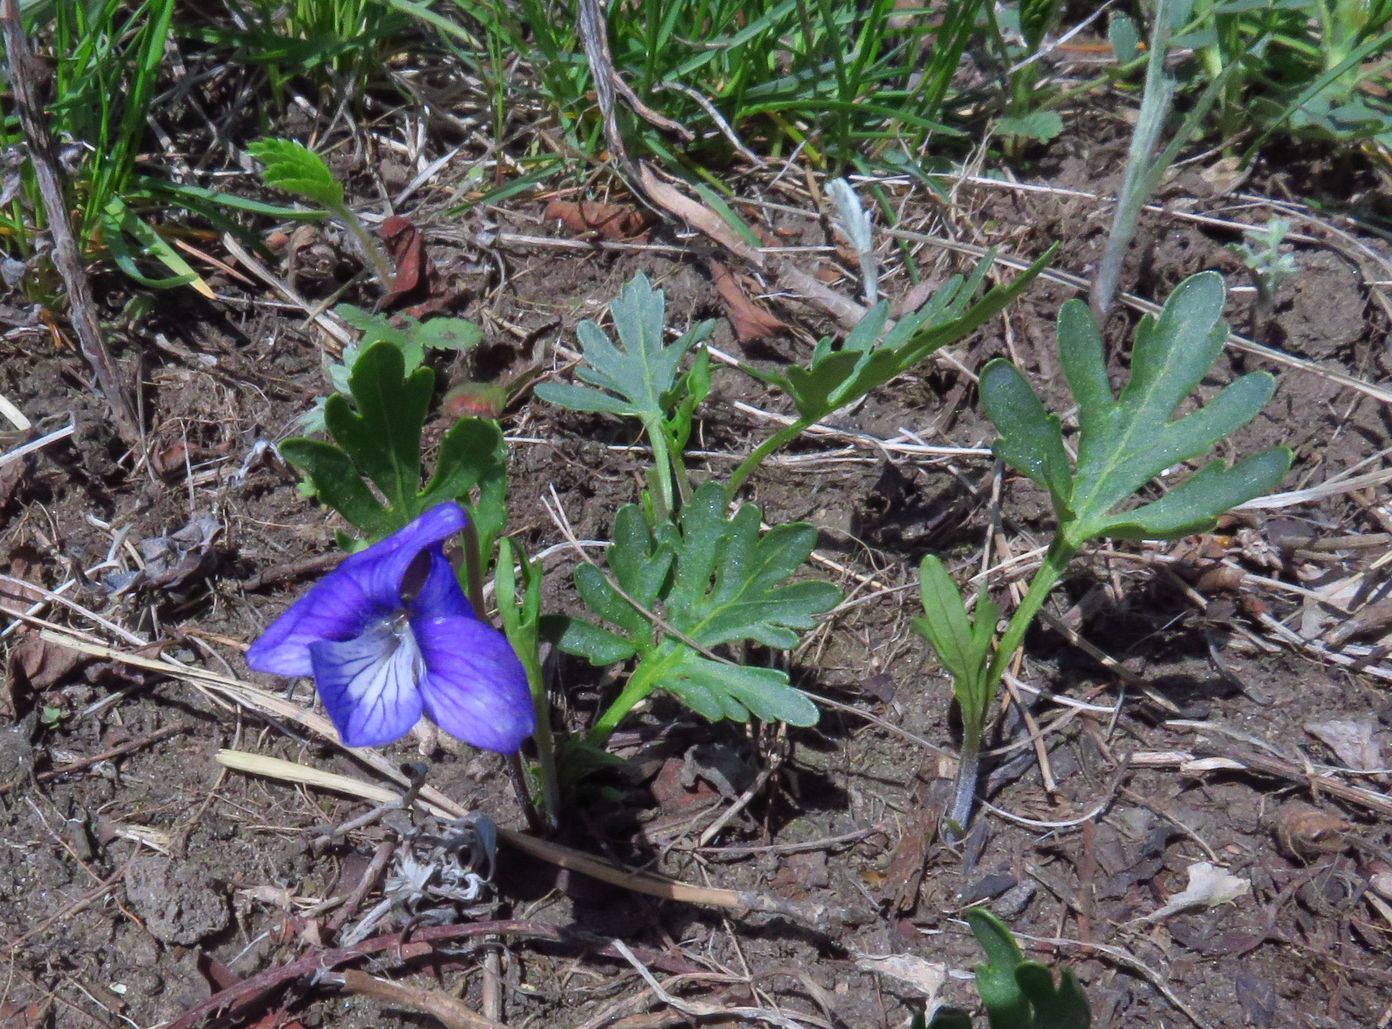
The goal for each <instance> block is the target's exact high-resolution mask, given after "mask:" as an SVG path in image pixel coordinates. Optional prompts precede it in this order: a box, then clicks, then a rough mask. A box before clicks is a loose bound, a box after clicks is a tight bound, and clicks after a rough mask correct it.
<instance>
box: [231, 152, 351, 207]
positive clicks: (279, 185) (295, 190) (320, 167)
mask: <svg viewBox="0 0 1392 1029" xmlns="http://www.w3.org/2000/svg"><path fill="white" fill-rule="evenodd" d="M247 153H249V154H250V155H251V156H252V157H254V158H256V160H258V161H260V162H261V169H262V170H261V180H262V181H263V182H265V184H266V185H267V186H271V187H273V188H275V189H280V190H284V191H285V192H286V193H290V194H293V195H294V196H297V197H300V198H301V199H302V200H308V201H309V202H310V203H311V204H318V205H319V206H320V207H322V208H324V209H325V210H327V211H331V212H335V213H337V212H339V211H342V210H343V208H344V203H343V187H342V186H341V185H339V183H338V181H337V180H336V179H335V178H334V177H333V172H331V171H329V166H328V165H326V164H325V163H324V160H323V158H321V157H320V156H319V155H318V154H316V153H315V152H314V151H313V150H311V149H309V147H307V146H304V145H303V144H302V143H296V142H295V141H294V140H290V139H259V140H257V141H256V142H255V143H252V144H250V145H248V146H247Z"/></svg>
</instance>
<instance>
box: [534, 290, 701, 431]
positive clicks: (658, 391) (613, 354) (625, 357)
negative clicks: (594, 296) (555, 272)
mask: <svg viewBox="0 0 1392 1029" xmlns="http://www.w3.org/2000/svg"><path fill="white" fill-rule="evenodd" d="M664 308H665V301H664V299H663V295H662V291H661V290H655V289H653V287H652V284H651V283H650V282H649V281H648V278H647V276H646V275H643V274H641V273H639V274H638V275H636V276H635V277H634V278H633V280H632V281H631V282H629V283H628V284H627V285H625V286H624V287H623V289H622V290H621V291H620V293H619V296H618V299H616V300H615V301H614V302H613V304H612V305H610V309H609V310H610V314H611V316H612V317H613V320H614V329H615V331H616V332H617V333H618V337H619V340H618V344H617V345H616V344H615V343H614V342H613V341H612V340H610V338H609V336H608V335H606V334H605V332H604V330H603V329H601V328H600V327H599V326H598V325H596V324H595V323H594V322H592V321H583V322H581V323H580V324H579V325H578V326H577V327H576V335H577V336H578V337H579V339H580V352H581V356H582V357H583V358H584V360H583V362H582V363H581V364H580V366H579V367H578V368H576V370H575V376H576V378H578V379H579V380H580V381H581V382H583V383H585V384H586V385H583V386H572V385H566V384H562V383H550V382H548V383H542V384H541V385H539V386H537V388H536V394H537V396H539V397H541V398H542V399H543V400H545V401H547V402H548V403H552V404H556V405H557V406H559V407H565V408H569V409H570V410H573V411H597V412H603V413H606V414H615V415H626V416H629V417H633V418H637V419H639V420H640V421H642V422H643V423H644V425H645V426H648V427H650V428H651V427H654V426H657V425H658V424H660V422H661V420H662V419H663V417H664V415H665V414H666V407H665V403H666V402H667V401H668V400H670V398H671V396H672V395H673V392H674V390H675V388H676V386H677V385H678V379H679V372H680V368H681V361H682V357H683V356H684V355H685V354H686V352H687V351H688V350H690V349H691V347H692V346H694V345H695V344H696V343H697V342H698V341H699V340H700V339H702V338H704V337H705V336H706V335H707V334H709V332H710V330H711V327H712V323H709V322H703V323H701V324H700V325H698V326H696V327H695V328H694V329H692V330H691V331H690V332H688V333H686V334H685V335H684V336H682V337H681V338H680V339H678V340H676V341H675V342H673V343H671V344H665V343H664V342H663V340H662V325H663V312H664Z"/></svg>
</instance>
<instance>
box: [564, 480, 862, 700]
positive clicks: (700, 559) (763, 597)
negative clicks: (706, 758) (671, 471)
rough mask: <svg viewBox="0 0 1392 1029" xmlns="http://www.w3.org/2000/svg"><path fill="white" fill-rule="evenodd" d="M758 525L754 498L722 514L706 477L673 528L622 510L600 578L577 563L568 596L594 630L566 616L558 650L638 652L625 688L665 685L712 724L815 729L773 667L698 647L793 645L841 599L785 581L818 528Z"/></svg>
mask: <svg viewBox="0 0 1392 1029" xmlns="http://www.w3.org/2000/svg"><path fill="white" fill-rule="evenodd" d="M759 524H760V523H759V511H758V509H757V508H755V507H753V506H752V505H746V506H744V507H741V508H740V509H739V510H737V511H736V512H735V513H734V515H733V516H730V517H727V516H726V502H725V491H724V490H723V489H722V487H721V486H720V485H719V484H718V483H714V482H708V483H706V484H705V485H704V486H702V487H701V488H700V489H698V490H697V491H696V492H695V494H694V495H693V496H692V497H691V499H690V500H689V501H688V502H687V503H686V504H685V505H684V506H683V508H682V511H681V515H680V517H679V519H678V521H677V523H676V524H673V523H671V522H669V521H662V522H659V523H658V524H657V525H655V526H654V525H652V524H650V523H649V522H648V520H647V518H646V517H645V516H644V514H643V511H642V509H641V508H640V507H639V506H638V505H636V504H630V505H628V506H625V507H624V508H622V509H620V511H619V512H618V514H617V515H616V517H615V519H614V541H613V544H612V545H611V546H610V548H609V551H608V554H607V556H606V561H607V564H608V570H609V576H606V575H605V574H604V573H603V572H601V571H600V570H599V569H598V568H597V567H595V566H594V565H589V564H585V565H581V566H579V567H578V568H577V569H576V570H575V587H576V591H577V592H578V593H579V595H580V599H581V600H582V601H583V602H584V604H585V606H586V607H587V608H588V609H589V610H590V611H591V612H592V613H593V614H594V615H595V616H597V618H598V619H599V621H600V622H601V623H603V626H602V627H601V626H600V625H592V624H589V623H586V622H582V621H579V620H574V619H573V620H570V621H569V622H568V623H567V624H566V625H565V627H564V629H563V630H562V632H561V634H560V636H559V641H558V643H559V646H560V647H561V649H562V650H564V651H566V652H567V653H572V654H577V655H579V656H581V657H584V658H586V659H587V660H589V661H591V662H592V663H594V664H597V665H604V664H611V663H614V662H616V661H621V660H625V659H627V658H629V657H631V656H634V655H636V656H637V657H638V659H639V664H638V666H637V667H636V668H635V669H634V671H633V674H632V676H631V677H630V683H639V684H642V686H641V689H642V690H644V691H651V689H656V688H662V689H667V690H669V691H671V692H672V693H674V694H676V695H677V696H679V697H681V698H682V699H683V700H684V701H685V702H686V703H687V704H689V705H690V706H691V707H692V708H693V709H694V710H696V711H697V712H699V713H700V714H702V715H704V716H705V717H707V718H710V719H720V718H730V719H735V720H738V721H743V720H745V719H746V718H747V717H748V716H749V715H751V714H753V715H754V716H756V717H758V718H761V719H768V720H772V719H779V720H782V721H786V722H791V723H793V724H796V725H811V724H813V723H814V722H815V721H816V719H817V709H816V706H815V705H814V704H813V703H812V702H811V701H810V700H808V699H807V698H806V697H805V696H804V695H803V694H801V693H800V692H798V691H797V690H795V689H793V688H792V687H791V686H790V685H789V684H788V678H787V675H786V674H785V673H783V672H782V671H779V670H777V669H772V668H761V667H744V666H741V665H737V664H731V663H729V662H726V661H721V660H715V659H713V658H712V657H710V656H708V654H707V653H706V652H708V651H710V650H711V649H713V648H715V647H718V646H720V645H721V644H726V643H737V642H741V641H754V642H758V643H762V644H764V645H765V646H768V647H772V648H775V649H779V650H787V649H790V648H792V647H793V646H794V645H795V644H796V643H797V640H798V634H799V633H800V632H802V631H805V630H807V629H810V628H812V626H813V625H814V624H815V621H816V617H817V616H818V615H819V614H821V613H822V612H824V611H826V610H828V609H829V608H831V607H832V606H834V605H835V604H836V602H837V600H838V599H839V596H840V593H839V591H838V590H837V589H836V587H835V586H833V585H831V584H830V583H826V582H815V581H814V582H788V581H787V580H788V578H789V577H790V576H791V575H792V574H793V572H794V571H796V570H797V569H798V568H799V567H801V565H802V564H803V563H804V562H805V561H806V560H807V557H808V555H810V554H811V553H812V548H813V546H814V545H815V544H816V535H817V534H816V530H814V529H813V528H812V527H811V526H809V525H805V524H795V525H785V526H779V527H776V528H774V529H771V530H769V531H768V532H764V533H760V531H759ZM610 576H612V581H611V579H610ZM616 587H617V588H616ZM638 699H641V696H636V697H634V698H633V700H632V702H631V703H636V701H637V700H638ZM631 703H629V705H628V706H630V707H631Z"/></svg>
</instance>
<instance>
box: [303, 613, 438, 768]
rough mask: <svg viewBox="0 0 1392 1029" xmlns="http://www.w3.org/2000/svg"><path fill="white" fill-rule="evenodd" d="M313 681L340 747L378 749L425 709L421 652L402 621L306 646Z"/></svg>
mask: <svg viewBox="0 0 1392 1029" xmlns="http://www.w3.org/2000/svg"><path fill="white" fill-rule="evenodd" d="M309 652H310V657H311V660H312V662H313V664H314V683H315V686H316V687H317V688H318V690H319V697H320V699H321V700H323V702H324V709H325V710H326V711H328V713H329V718H330V719H332V720H333V724H334V727H335V728H336V729H338V735H339V738H340V739H341V740H343V743H344V745H346V746H349V747H378V746H381V745H382V744H384V743H390V742H391V741H392V740H395V739H398V738H400V737H401V736H404V735H405V734H406V733H407V732H409V731H410V730H411V727H412V726H413V725H415V724H416V722H417V721H419V720H420V716H421V712H422V710H423V709H424V707H423V703H422V700H421V694H420V690H419V688H418V682H419V679H420V675H421V672H422V663H421V653H420V650H419V649H418V648H417V647H416V643H415V640H413V639H412V637H411V630H410V629H409V628H408V627H407V625H406V624H405V623H404V621H398V622H390V621H388V622H382V623H380V624H378V625H375V626H373V627H372V628H370V629H369V630H368V631H367V632H365V633H363V634H362V635H361V636H357V637H355V638H354V639H351V640H347V641H345V642H341V643H336V642H331V641H327V640H321V641H319V642H318V643H314V644H312V645H311V646H310V648H309Z"/></svg>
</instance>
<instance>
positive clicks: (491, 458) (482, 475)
mask: <svg viewBox="0 0 1392 1029" xmlns="http://www.w3.org/2000/svg"><path fill="white" fill-rule="evenodd" d="M475 489H477V491H478V499H477V500H474V499H473V498H472V496H471V491H473V490H475ZM446 500H457V501H459V503H460V504H461V505H463V507H464V509H465V510H466V511H467V512H468V513H469V520H470V521H471V522H472V523H473V526H474V533H475V535H476V536H477V538H478V544H479V555H480V557H481V558H483V559H484V560H485V561H486V560H487V559H488V557H489V555H491V554H492V552H493V541H494V540H495V539H497V537H498V534H499V533H501V532H502V531H503V526H504V525H505V524H506V522H507V444H506V443H505V442H504V441H503V433H502V430H501V429H499V428H498V423H497V422H494V421H490V420H488V419H485V418H461V419H459V420H458V421H457V422H455V423H454V425H452V426H450V429H449V431H448V432H446V433H445V435H444V438H443V439H442V440H440V448H439V450H438V451H437V452H436V455H435V474H434V475H433V476H431V478H430V481H429V482H428V483H426V486H425V489H423V490H422V491H421V492H420V494H419V496H418V497H417V498H416V500H415V505H416V507H417V508H418V509H420V510H422V511H425V510H428V509H430V508H432V507H434V506H435V505H436V504H438V503H442V502H443V501H446Z"/></svg>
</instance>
